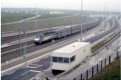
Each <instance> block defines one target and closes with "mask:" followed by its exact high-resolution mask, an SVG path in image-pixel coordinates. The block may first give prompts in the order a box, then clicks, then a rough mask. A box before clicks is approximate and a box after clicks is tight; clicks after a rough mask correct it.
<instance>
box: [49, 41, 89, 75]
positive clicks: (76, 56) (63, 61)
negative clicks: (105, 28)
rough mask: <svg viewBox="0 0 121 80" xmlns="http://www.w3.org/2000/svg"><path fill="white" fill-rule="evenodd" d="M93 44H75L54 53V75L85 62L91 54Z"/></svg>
mask: <svg viewBox="0 0 121 80" xmlns="http://www.w3.org/2000/svg"><path fill="white" fill-rule="evenodd" d="M90 53H91V44H90V43H88V42H74V43H72V44H70V45H67V46H65V47H62V48H60V49H57V50H55V51H53V52H52V55H51V60H52V73H53V74H55V75H56V74H59V73H62V72H64V71H67V70H70V69H72V68H74V67H75V66H77V65H78V64H79V63H81V62H82V61H84V60H85V59H86V58H87V57H88V56H90V55H91V54H90Z"/></svg>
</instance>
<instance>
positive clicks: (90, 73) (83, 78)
mask: <svg viewBox="0 0 121 80" xmlns="http://www.w3.org/2000/svg"><path fill="white" fill-rule="evenodd" d="M118 58H120V55H119V53H118V52H117V53H116V54H111V55H109V56H108V57H106V58H104V59H103V60H101V61H100V62H99V63H97V64H96V65H94V66H92V67H91V68H89V69H87V70H86V71H85V72H83V73H81V74H80V75H79V76H77V77H75V78H74V79H73V80H88V79H91V78H93V77H94V75H95V74H98V73H99V72H100V71H101V70H102V69H103V68H105V67H106V66H107V65H109V64H111V63H112V62H113V61H114V60H118Z"/></svg>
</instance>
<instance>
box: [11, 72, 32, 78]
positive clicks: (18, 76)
mask: <svg viewBox="0 0 121 80" xmlns="http://www.w3.org/2000/svg"><path fill="white" fill-rule="evenodd" d="M29 72H30V71H27V72H26V73H29ZM26 73H23V74H21V75H19V76H17V77H14V78H13V79H12V80H14V79H17V78H19V77H21V76H23V75H25V74H26Z"/></svg>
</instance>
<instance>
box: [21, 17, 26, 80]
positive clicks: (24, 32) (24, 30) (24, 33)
mask: <svg viewBox="0 0 121 80" xmlns="http://www.w3.org/2000/svg"><path fill="white" fill-rule="evenodd" d="M25 19H26V17H23V24H24V22H25ZM22 31H23V35H24V39H25V42H24V55H23V58H24V62H25V80H26V78H27V76H26V72H27V68H26V66H27V63H26V53H27V48H26V46H27V43H26V41H27V39H26V28H25V29H22Z"/></svg>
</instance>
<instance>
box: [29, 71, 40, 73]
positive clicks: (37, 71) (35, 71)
mask: <svg viewBox="0 0 121 80" xmlns="http://www.w3.org/2000/svg"><path fill="white" fill-rule="evenodd" d="M30 71H31V72H37V73H40V72H41V71H37V70H30Z"/></svg>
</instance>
